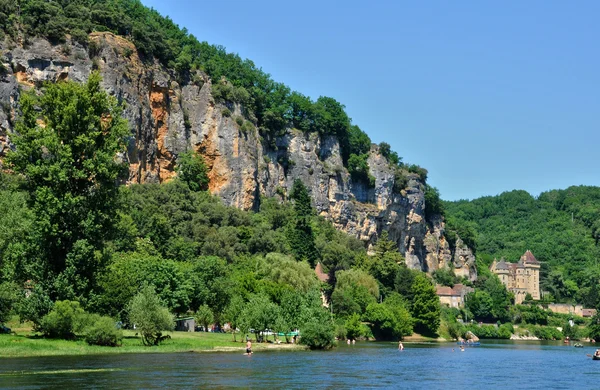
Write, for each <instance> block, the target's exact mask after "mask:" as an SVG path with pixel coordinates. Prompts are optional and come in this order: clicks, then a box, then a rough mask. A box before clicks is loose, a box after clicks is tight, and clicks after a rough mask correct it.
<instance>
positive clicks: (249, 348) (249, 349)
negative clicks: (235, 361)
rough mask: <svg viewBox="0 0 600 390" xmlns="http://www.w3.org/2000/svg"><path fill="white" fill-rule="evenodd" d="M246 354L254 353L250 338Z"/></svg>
mask: <svg viewBox="0 0 600 390" xmlns="http://www.w3.org/2000/svg"><path fill="white" fill-rule="evenodd" d="M246 355H248V356H251V355H252V341H250V340H248V341H246Z"/></svg>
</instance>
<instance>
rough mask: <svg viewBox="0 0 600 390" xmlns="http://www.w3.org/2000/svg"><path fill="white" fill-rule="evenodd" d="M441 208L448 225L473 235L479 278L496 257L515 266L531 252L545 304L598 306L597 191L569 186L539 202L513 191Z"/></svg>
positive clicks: (599, 190)
mask: <svg viewBox="0 0 600 390" xmlns="http://www.w3.org/2000/svg"><path fill="white" fill-rule="evenodd" d="M444 207H445V211H446V217H447V219H448V223H449V224H450V225H454V226H461V227H462V229H463V230H469V231H470V232H471V235H472V237H473V238H474V241H475V243H476V247H477V253H478V260H479V261H480V265H481V267H480V268H481V269H480V273H484V274H485V270H486V268H487V267H488V266H489V265H490V264H491V261H492V260H493V259H494V258H497V259H500V258H502V257H504V258H505V259H506V260H507V261H512V262H516V261H517V260H518V259H519V258H520V256H521V255H522V254H523V253H524V252H525V251H526V250H527V249H529V250H531V251H532V252H533V254H534V255H535V256H536V258H537V259H538V260H539V261H541V262H542V272H541V276H540V278H541V280H540V284H541V288H542V290H543V291H546V292H548V293H549V294H551V297H547V299H549V300H552V299H554V300H556V301H559V302H579V303H582V304H584V305H585V306H586V307H597V306H598V304H599V303H600V294H599V291H598V290H599V287H598V286H599V283H600V247H599V245H598V244H599V240H600V188H598V187H588V186H579V187H569V188H568V189H566V190H553V191H549V192H544V193H542V194H541V195H540V196H539V197H538V198H534V197H532V196H531V195H530V194H528V193H527V192H525V191H511V192H505V193H503V194H501V195H498V196H487V197H483V198H479V199H475V200H472V201H466V200H461V201H457V202H444Z"/></svg>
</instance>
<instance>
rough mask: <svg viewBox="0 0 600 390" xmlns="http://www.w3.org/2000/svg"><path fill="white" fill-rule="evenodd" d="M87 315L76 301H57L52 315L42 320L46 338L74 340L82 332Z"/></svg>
mask: <svg viewBox="0 0 600 390" xmlns="http://www.w3.org/2000/svg"><path fill="white" fill-rule="evenodd" d="M85 322H86V313H85V311H84V310H83V309H82V308H81V306H80V305H79V302H76V301H57V302H56V304H55V305H54V308H53V309H52V311H50V313H48V314H47V315H46V316H44V317H43V318H42V321H41V323H40V327H41V330H42V332H43V333H44V336H46V337H50V338H61V339H73V338H74V337H75V333H77V332H79V331H81V330H82V328H83V327H84V325H85Z"/></svg>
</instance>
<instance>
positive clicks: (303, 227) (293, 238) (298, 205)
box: [288, 179, 319, 268]
mask: <svg viewBox="0 0 600 390" xmlns="http://www.w3.org/2000/svg"><path fill="white" fill-rule="evenodd" d="M292 199H294V201H295V202H294V210H295V214H296V216H295V220H294V222H293V226H292V227H291V229H289V231H288V240H289V243H290V247H291V249H292V252H293V253H294V255H295V257H296V259H298V260H307V261H308V263H309V264H310V265H311V267H313V268H314V266H315V265H316V262H317V260H318V258H319V252H318V250H317V247H316V245H315V236H314V233H313V230H312V226H311V216H312V213H313V210H312V207H311V205H310V196H309V194H308V189H307V188H306V186H305V185H304V183H302V181H301V180H299V179H296V180H295V181H294V186H293V187H292Z"/></svg>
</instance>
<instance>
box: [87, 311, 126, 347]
mask: <svg viewBox="0 0 600 390" xmlns="http://www.w3.org/2000/svg"><path fill="white" fill-rule="evenodd" d="M87 322H90V323H93V325H91V326H89V327H88V329H87V331H86V334H85V341H86V342H87V343H88V344H89V345H101V346H106V347H117V346H119V345H121V340H122V339H123V332H122V331H121V329H117V326H116V324H115V321H114V320H113V319H112V318H110V317H104V316H99V315H98V314H91V315H90V316H89V319H88V321H87Z"/></svg>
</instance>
